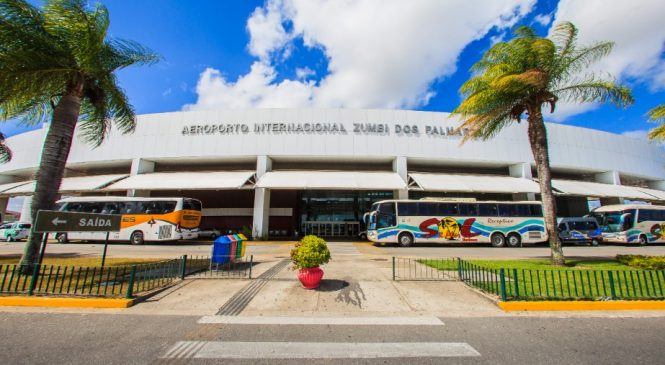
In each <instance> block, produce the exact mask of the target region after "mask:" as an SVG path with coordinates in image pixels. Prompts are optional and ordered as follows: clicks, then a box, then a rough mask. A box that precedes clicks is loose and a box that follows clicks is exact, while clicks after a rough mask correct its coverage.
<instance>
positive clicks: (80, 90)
mask: <svg viewBox="0 0 665 365" xmlns="http://www.w3.org/2000/svg"><path fill="white" fill-rule="evenodd" d="M86 3H87V2H86V1H84V0H47V1H46V3H45V4H44V6H43V7H42V8H41V9H38V8H36V7H34V6H32V5H30V4H29V3H28V2H27V1H25V0H0V119H3V120H6V119H9V118H14V117H16V118H19V119H21V120H23V121H24V122H26V123H30V124H35V123H40V122H44V121H45V120H46V119H47V118H48V117H49V116H50V118H51V123H50V126H49V129H48V132H47V135H46V139H45V140H44V146H43V148H42V154H41V161H40V164H39V170H38V171H37V173H36V176H35V180H36V187H35V192H34V196H33V198H32V211H31V215H32V218H33V219H34V218H35V216H36V214H37V211H38V210H40V209H53V207H54V204H55V201H56V198H57V194H58V189H59V187H60V182H61V180H62V177H63V174H64V169H65V164H66V162H67V157H68V155H69V150H70V147H71V143H72V137H73V136H74V130H75V128H76V126H77V122H78V127H79V133H80V134H81V136H82V137H83V139H84V140H85V141H86V142H88V143H89V144H91V145H92V146H95V147H96V146H99V145H100V144H101V143H102V142H103V141H104V138H105V137H106V135H107V134H108V133H109V131H110V129H111V126H112V121H113V122H114V124H115V126H116V128H117V129H118V130H120V131H121V132H122V133H129V132H132V131H133V130H134V128H135V117H134V110H133V108H132V106H131V105H130V104H129V102H128V100H127V96H126V95H125V94H124V92H123V91H122V89H121V88H120V87H119V86H118V84H117V80H116V76H115V75H114V71H116V70H118V69H121V68H124V67H127V66H131V65H135V64H150V63H153V62H156V61H157V60H158V57H157V56H156V55H155V54H153V53H152V52H151V51H150V50H148V49H147V48H145V47H143V46H141V45H139V44H137V43H135V42H131V41H126V40H117V39H107V30H108V27H109V14H108V11H107V9H106V8H105V7H104V6H103V5H101V4H97V5H95V7H94V8H89V7H88V6H87V5H86ZM38 250H39V237H38V236H37V235H36V234H31V235H30V237H29V239H28V243H27V244H26V247H25V252H24V254H23V257H22V259H21V263H22V264H23V265H30V264H32V263H34V262H35V261H36V258H37V253H38Z"/></svg>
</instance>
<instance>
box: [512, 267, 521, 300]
mask: <svg viewBox="0 0 665 365" xmlns="http://www.w3.org/2000/svg"><path fill="white" fill-rule="evenodd" d="M513 282H514V283H515V298H517V299H519V297H520V285H519V282H518V281H517V269H513Z"/></svg>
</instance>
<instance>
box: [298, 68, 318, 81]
mask: <svg viewBox="0 0 665 365" xmlns="http://www.w3.org/2000/svg"><path fill="white" fill-rule="evenodd" d="M314 75H316V72H314V70H312V69H311V68H309V67H303V68H296V77H297V78H298V80H304V79H306V78H308V77H311V76H314Z"/></svg>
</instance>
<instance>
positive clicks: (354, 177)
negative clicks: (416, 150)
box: [256, 171, 406, 190]
mask: <svg viewBox="0 0 665 365" xmlns="http://www.w3.org/2000/svg"><path fill="white" fill-rule="evenodd" d="M256 186H257V187H259V188H270V189H342V190H399V189H406V182H405V181H404V180H402V178H401V177H400V176H399V175H398V174H396V173H394V172H361V171H271V172H267V173H266V174H265V175H263V176H261V178H260V179H259V181H258V182H257V184H256Z"/></svg>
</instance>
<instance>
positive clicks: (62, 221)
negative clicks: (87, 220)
mask: <svg viewBox="0 0 665 365" xmlns="http://www.w3.org/2000/svg"><path fill="white" fill-rule="evenodd" d="M51 223H53V225H54V226H57V225H58V224H60V223H67V221H66V220H64V219H58V218H57V217H56V218H54V219H53V220H52V221H51Z"/></svg>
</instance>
